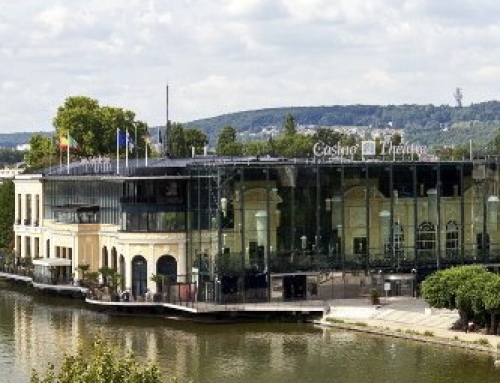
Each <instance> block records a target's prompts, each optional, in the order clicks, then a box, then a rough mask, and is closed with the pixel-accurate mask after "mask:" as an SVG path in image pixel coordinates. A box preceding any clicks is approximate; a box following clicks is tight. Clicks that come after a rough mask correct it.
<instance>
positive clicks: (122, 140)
mask: <svg viewBox="0 0 500 383" xmlns="http://www.w3.org/2000/svg"><path fill="white" fill-rule="evenodd" d="M116 134H117V135H118V147H119V148H124V147H125V146H127V133H125V132H123V131H121V130H120V129H117V131H116Z"/></svg>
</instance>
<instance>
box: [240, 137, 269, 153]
mask: <svg viewBox="0 0 500 383" xmlns="http://www.w3.org/2000/svg"><path fill="white" fill-rule="evenodd" d="M242 149H243V155H245V156H264V155H266V154H270V153H269V151H270V149H269V144H268V143H267V142H266V141H248V142H245V143H244V144H243V148H242Z"/></svg>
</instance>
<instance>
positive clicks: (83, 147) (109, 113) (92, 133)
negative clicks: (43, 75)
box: [53, 96, 147, 156]
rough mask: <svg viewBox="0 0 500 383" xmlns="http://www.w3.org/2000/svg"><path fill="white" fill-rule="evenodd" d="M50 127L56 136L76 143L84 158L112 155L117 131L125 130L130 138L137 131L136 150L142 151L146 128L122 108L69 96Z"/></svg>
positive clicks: (85, 98) (114, 149)
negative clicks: (71, 139) (68, 136)
mask: <svg viewBox="0 0 500 383" xmlns="http://www.w3.org/2000/svg"><path fill="white" fill-rule="evenodd" d="M53 125H54V127H55V130H56V136H57V137H58V138H60V137H61V136H67V135H68V133H69V134H70V136H71V138H73V139H74V140H76V141H77V142H78V144H79V146H80V150H79V152H78V154H79V155H83V156H97V155H114V154H115V153H116V135H117V129H121V130H122V131H128V133H129V135H130V137H131V138H133V139H134V138H135V134H136V132H137V141H138V142H137V143H136V147H137V148H142V149H143V148H144V141H143V138H142V137H143V136H144V133H145V132H146V128H147V125H146V124H145V123H144V122H141V121H136V120H135V114H134V113H133V112H131V111H129V110H124V109H122V108H116V107H109V106H104V107H101V106H99V102H98V101H97V100H95V99H91V98H89V97H85V96H72V97H68V98H67V99H66V100H65V102H64V104H63V105H62V106H60V107H59V108H58V110H57V114H56V116H55V117H54V120H53Z"/></svg>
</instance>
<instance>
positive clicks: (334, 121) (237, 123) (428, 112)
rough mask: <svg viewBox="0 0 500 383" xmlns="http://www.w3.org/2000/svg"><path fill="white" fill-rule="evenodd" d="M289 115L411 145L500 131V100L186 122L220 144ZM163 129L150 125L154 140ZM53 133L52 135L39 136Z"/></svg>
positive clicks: (19, 140)
mask: <svg viewBox="0 0 500 383" xmlns="http://www.w3.org/2000/svg"><path fill="white" fill-rule="evenodd" d="M288 113H291V114H292V115H293V116H294V117H295V120H296V122H297V123H298V124H299V125H303V126H315V127H316V126H322V127H326V126H343V127H347V126H356V127H368V128H370V127H371V128H381V127H386V126H388V125H392V127H394V128H396V129H402V130H404V132H405V139H406V140H407V141H409V142H414V143H419V144H422V145H429V146H433V145H435V144H436V143H439V144H440V145H456V144H460V143H466V142H468V141H469V140H471V139H472V140H473V141H474V143H475V145H482V144H483V143H486V142H488V141H490V140H491V139H492V138H493V137H494V136H495V135H496V133H497V130H498V128H499V127H500V102H499V101H487V102H482V103H478V104H472V105H470V106H464V107H462V108H458V107H453V106H449V105H440V106H435V105H386V106H382V105H345V106H342V105H334V106H316V107H289V108H271V109H259V110H252V111H244V112H237V113H231V114H225V115H222V116H218V117H212V118H206V119H200V120H195V121H190V122H187V123H184V124H183V125H184V126H186V127H198V128H200V129H201V130H203V131H204V132H205V133H206V134H208V136H209V137H210V140H211V143H212V145H213V144H215V142H216V140H217V136H218V131H219V129H220V128H222V127H224V126H227V125H231V126H234V127H235V128H236V129H237V130H238V132H239V133H259V132H261V131H262V129H264V128H269V127H277V128H280V127H281V126H282V124H283V121H284V119H285V117H286V115H287V114H288ZM157 129H158V127H150V136H151V138H152V141H153V142H155V141H156V139H157V135H158V133H157ZM37 133H39V134H42V135H47V136H49V135H51V134H52V132H37ZM32 134H34V133H29V132H20V133H10V134H8V133H6V134H0V147H8V148H10V147H15V146H16V145H20V144H24V143H27V142H28V141H29V139H30V136H31V135H32Z"/></svg>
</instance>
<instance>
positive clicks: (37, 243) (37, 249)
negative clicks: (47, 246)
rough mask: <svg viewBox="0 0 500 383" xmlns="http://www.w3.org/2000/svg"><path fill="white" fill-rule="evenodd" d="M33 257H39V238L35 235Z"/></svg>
mask: <svg viewBox="0 0 500 383" xmlns="http://www.w3.org/2000/svg"><path fill="white" fill-rule="evenodd" d="M33 256H34V258H39V257H40V238H38V237H35V248H34V254H33Z"/></svg>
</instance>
